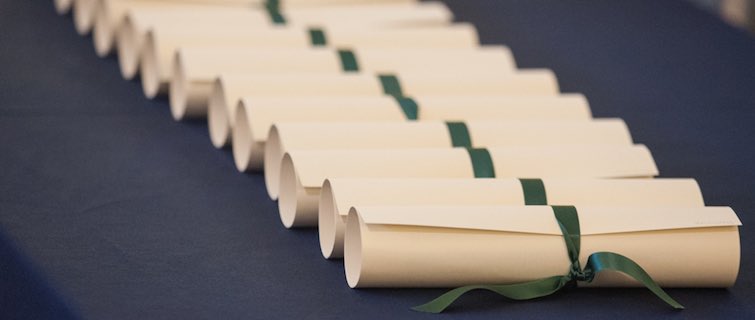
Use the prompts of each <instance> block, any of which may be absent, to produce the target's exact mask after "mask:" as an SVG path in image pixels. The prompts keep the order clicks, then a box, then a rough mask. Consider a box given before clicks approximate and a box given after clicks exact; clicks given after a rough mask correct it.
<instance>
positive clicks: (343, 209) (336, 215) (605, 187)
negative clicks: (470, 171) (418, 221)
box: [317, 178, 705, 259]
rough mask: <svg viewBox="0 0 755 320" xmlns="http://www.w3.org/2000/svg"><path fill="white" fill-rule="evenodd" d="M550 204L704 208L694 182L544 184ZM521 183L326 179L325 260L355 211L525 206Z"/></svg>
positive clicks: (336, 250)
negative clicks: (367, 209) (349, 215)
mask: <svg viewBox="0 0 755 320" xmlns="http://www.w3.org/2000/svg"><path fill="white" fill-rule="evenodd" d="M543 185H544V187H545V193H546V197H547V199H548V203H549V204H552V205H577V206H582V205H592V206H631V207H653V206H655V207H679V208H683V207H703V206H704V205H705V203H704V202H703V195H702V193H701V192H700V187H699V186H698V185H697V182H696V181H695V180H694V179H580V178H577V179H543ZM524 204H525V202H524V192H523V190H522V184H521V182H520V181H519V180H518V179H354V178H333V179H328V180H325V183H324V184H323V187H322V193H321V195H320V207H319V209H318V212H319V217H318V219H317V221H318V232H319V238H320V249H321V251H322V254H323V256H324V257H325V258H331V259H332V258H341V257H343V237H344V232H345V230H346V218H347V216H348V213H349V209H350V208H351V207H362V206H416V205H437V206H441V205H442V206H461V205H464V206H467V205H468V206H474V205H524Z"/></svg>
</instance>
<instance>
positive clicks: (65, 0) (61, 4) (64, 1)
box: [53, 0, 73, 15]
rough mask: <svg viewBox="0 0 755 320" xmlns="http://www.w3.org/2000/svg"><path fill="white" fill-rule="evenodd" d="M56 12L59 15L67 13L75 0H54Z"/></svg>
mask: <svg viewBox="0 0 755 320" xmlns="http://www.w3.org/2000/svg"><path fill="white" fill-rule="evenodd" d="M53 3H54V4H55V12H57V13H58V14H59V15H64V14H67V13H68V12H70V11H71V8H72V7H73V0H54V1H53Z"/></svg>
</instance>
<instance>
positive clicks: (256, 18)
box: [115, 7, 270, 80]
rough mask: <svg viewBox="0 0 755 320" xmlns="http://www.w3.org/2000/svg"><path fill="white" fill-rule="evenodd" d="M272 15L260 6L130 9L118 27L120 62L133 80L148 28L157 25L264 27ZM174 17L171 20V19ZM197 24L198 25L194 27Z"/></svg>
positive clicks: (117, 40)
mask: <svg viewBox="0 0 755 320" xmlns="http://www.w3.org/2000/svg"><path fill="white" fill-rule="evenodd" d="M269 19H270V18H269V17H268V16H267V14H266V13H265V12H264V11H260V10H230V9H228V8H223V7H218V8H207V9H202V10H194V9H177V8H172V9H167V8H162V9H149V8H144V9H139V8H135V9H129V10H128V11H127V12H126V14H125V16H124V18H123V20H122V21H121V22H120V24H119V26H118V28H117V31H116V39H115V40H116V46H117V48H116V49H117V50H118V64H119V66H120V71H121V75H122V76H123V78H124V79H126V80H130V79H133V78H134V77H136V75H137V74H138V72H139V64H140V63H141V62H140V61H139V59H140V58H141V52H142V47H143V45H144V43H145V41H146V39H145V38H146V36H147V32H148V31H149V30H151V29H152V28H153V27H155V28H162V27H156V26H155V25H160V24H170V25H175V26H181V25H195V26H211V25H218V24H229V25H232V26H238V27H239V28H248V29H260V28H263V27H265V26H267V25H268V24H269V23H270V22H269ZM168 21H170V23H168ZM192 28H194V27H192Z"/></svg>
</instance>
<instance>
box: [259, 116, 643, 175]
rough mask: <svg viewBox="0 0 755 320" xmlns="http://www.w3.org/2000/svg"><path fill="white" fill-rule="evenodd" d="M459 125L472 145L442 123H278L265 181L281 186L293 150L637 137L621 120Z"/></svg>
mask: <svg viewBox="0 0 755 320" xmlns="http://www.w3.org/2000/svg"><path fill="white" fill-rule="evenodd" d="M459 125H463V126H465V127H466V130H467V133H468V137H469V142H471V145H459V144H456V143H455V142H454V141H452V137H451V134H450V130H451V129H450V128H449V125H448V124H447V123H446V122H443V121H420V122H417V121H405V122H311V121H307V122H277V124H275V125H273V127H272V128H270V133H269V134H268V139H267V141H266V142H265V154H264V163H263V165H264V172H265V182H266V185H270V186H276V185H277V182H278V181H280V176H279V175H280V166H281V161H282V160H283V155H284V154H286V152H288V151H289V150H323V149H352V148H354V149H383V148H385V149H401V148H414V149H416V148H442V147H449V148H451V147H465V146H469V147H473V148H485V147H517V146H522V147H525V146H548V145H617V146H622V145H623V146H630V145H632V136H631V135H630V133H629V129H628V128H627V126H626V124H625V123H624V121H623V120H621V119H599V120H598V119H596V120H594V121H583V120H577V121H564V120H502V121H501V120H499V121H491V120H470V121H465V122H456V124H452V126H459ZM459 135H460V136H463V134H459ZM461 138H464V137H461ZM271 189H272V190H274V189H275V188H274V187H273V188H271Z"/></svg>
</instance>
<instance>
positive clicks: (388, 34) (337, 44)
mask: <svg viewBox="0 0 755 320" xmlns="http://www.w3.org/2000/svg"><path fill="white" fill-rule="evenodd" d="M332 29H334V30H332V31H331V30H329V28H321V30H323V31H324V34H325V37H326V42H327V45H328V46H329V47H334V48H341V47H348V48H412V47H413V48H475V47H477V46H478V45H479V43H478V39H477V31H476V30H475V28H474V27H473V26H472V25H469V24H454V25H449V26H445V27H422V28H419V27H417V28H409V29H384V28H383V29H375V28H349V29H337V28H332ZM227 46H232V47H239V46H240V47H244V48H246V47H249V48H276V47H280V48H295V49H306V48H309V47H312V41H311V39H310V35H309V30H308V29H307V28H301V27H288V28H283V27H281V28H265V29H262V30H260V29H259V28H239V27H237V26H233V25H231V26H228V25H225V24H221V25H215V26H212V27H209V26H199V27H195V28H187V27H186V26H181V27H180V28H161V29H153V30H151V31H149V32H148V33H147V36H146V40H145V43H144V44H143V46H142V53H141V59H140V61H141V64H140V65H141V76H142V84H143V85H144V84H149V85H145V86H144V93H145V95H146V96H147V97H149V98H153V97H155V96H156V95H158V94H165V93H166V92H167V89H168V83H169V82H170V77H171V74H172V72H171V71H172V70H171V67H172V66H173V58H174V57H175V52H176V50H177V49H178V48H179V47H205V48H208V47H227Z"/></svg>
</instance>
